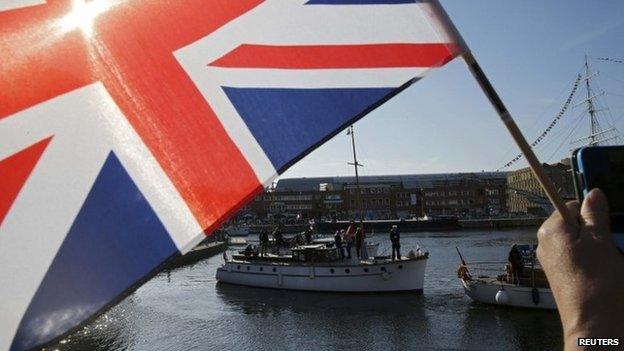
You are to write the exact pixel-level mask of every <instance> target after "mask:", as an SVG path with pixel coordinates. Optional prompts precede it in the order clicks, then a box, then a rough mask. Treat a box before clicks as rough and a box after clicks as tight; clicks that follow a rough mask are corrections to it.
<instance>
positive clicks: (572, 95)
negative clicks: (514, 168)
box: [497, 74, 581, 171]
mask: <svg viewBox="0 0 624 351" xmlns="http://www.w3.org/2000/svg"><path fill="white" fill-rule="evenodd" d="M580 82H581V75H580V74H579V75H577V76H576V80H575V81H574V86H573V87H572V91H571V92H570V95H569V96H568V98H567V100H566V102H565V103H564V104H563V107H562V108H561V110H560V111H559V113H557V115H556V116H555V118H554V119H553V120H552V122H550V124H549V125H548V127H546V130H544V131H543V132H542V134H540V135H539V136H538V137H537V139H535V140H534V141H533V142H532V143H531V147H535V146H536V145H537V144H539V143H541V142H542V140H543V139H544V138H545V137H546V135H548V133H550V131H551V129H552V128H554V127H555V125H556V124H557V122H558V121H559V120H560V119H561V117H563V115H564V114H565V112H566V111H567V109H568V107H569V106H570V103H572V99H573V98H574V94H575V93H576V91H577V89H578V87H579V85H580ZM521 158H522V154H518V155H516V157H514V158H513V159H512V160H511V161H509V162H507V163H506V164H505V165H504V166H502V167H500V168H498V169H497V171H500V170H501V169H503V168H507V167H509V166H511V165H512V164H514V163H516V162H517V161H518V160H520V159H521Z"/></svg>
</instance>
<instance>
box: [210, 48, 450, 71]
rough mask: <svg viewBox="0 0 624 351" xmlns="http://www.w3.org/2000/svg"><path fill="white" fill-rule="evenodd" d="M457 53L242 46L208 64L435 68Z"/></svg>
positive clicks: (273, 66)
mask: <svg viewBox="0 0 624 351" xmlns="http://www.w3.org/2000/svg"><path fill="white" fill-rule="evenodd" d="M458 53H459V50H458V48H457V45H455V44H453V43H440V44H366V45H309V46H308V45H307V46H275V45H252V44H243V45H240V46H239V47H237V48H236V49H234V50H232V51H230V52H229V53H227V54H226V55H224V56H222V57H221V58H219V59H217V60H216V61H214V62H212V63H210V66H216V67H231V68H234V67H236V68H283V69H328V68H388V67H437V66H442V65H444V64H445V63H447V62H448V61H450V60H452V59H453V58H454V57H455V56H456V55H457V54H458Z"/></svg>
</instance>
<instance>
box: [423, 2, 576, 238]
mask: <svg viewBox="0 0 624 351" xmlns="http://www.w3.org/2000/svg"><path fill="white" fill-rule="evenodd" d="M430 3H431V4H432V5H433V10H434V11H435V12H436V15H437V16H438V17H439V19H440V22H442V23H443V24H444V25H445V26H446V29H447V30H448V32H449V33H448V34H449V35H450V36H451V37H453V38H454V39H455V40H456V42H457V44H458V45H459V46H460V47H461V48H462V51H463V53H462V57H463V58H464V61H465V62H466V64H467V65H468V69H469V70H470V72H471V73H472V75H473V76H474V77H475V79H476V80H477V82H478V83H479V86H480V87H481V89H482V90H483V92H484V93H485V95H486V96H487V97H488V99H489V100H490V103H492V105H493V106H494V108H495V109H496V112H497V113H498V115H499V117H500V119H501V120H502V122H503V123H504V124H505V126H506V127H507V130H508V131H509V133H510V134H511V136H512V138H513V139H514V141H515V142H516V145H518V147H519V148H520V151H521V152H522V154H523V155H524V157H525V158H526V160H527V162H528V163H529V167H531V170H532V171H533V174H534V175H535V177H536V178H537V180H538V181H539V183H540V185H541V186H542V189H544V191H545V192H546V195H547V196H548V199H549V200H550V202H551V203H552V204H553V206H554V207H555V209H556V210H557V211H558V212H559V213H560V214H561V216H562V217H563V219H564V220H565V222H566V223H568V224H569V225H573V226H578V223H576V221H575V220H574V218H573V217H572V215H571V213H570V212H569V211H568V208H567V207H566V205H565V203H564V201H563V199H562V198H561V196H560V195H559V193H557V189H556V188H555V185H554V184H553V182H552V181H551V180H550V178H548V176H547V175H546V173H545V172H544V168H543V166H542V164H541V163H540V162H539V160H538V159H537V156H535V153H534V152H533V149H532V148H531V146H530V145H529V143H528V142H527V141H526V139H525V138H524V136H523V135H522V132H521V131H520V128H518V125H517V124H516V122H515V121H514V119H513V117H512V116H511V114H510V113H509V111H508V110H507V107H506V106H505V104H504V103H503V101H502V100H501V98H500V96H498V93H497V92H496V90H494V87H493V86H492V83H490V81H489V79H488V78H487V76H486V75H485V73H484V72H483V70H482V69H481V66H480V65H479V63H478V62H477V60H476V59H475V57H474V56H473V55H472V52H471V51H470V48H469V47H468V45H467V44H466V42H465V41H464V39H463V38H462V36H461V34H460V33H459V31H458V30H457V28H456V27H455V25H454V24H453V22H452V21H451V19H450V18H449V16H448V14H447V13H446V11H445V10H444V8H443V7H442V5H441V4H440V3H439V1H438V0H430Z"/></svg>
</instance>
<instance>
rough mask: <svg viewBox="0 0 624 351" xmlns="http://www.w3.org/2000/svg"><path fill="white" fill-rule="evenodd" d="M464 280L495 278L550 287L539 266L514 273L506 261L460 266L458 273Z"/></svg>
mask: <svg viewBox="0 0 624 351" xmlns="http://www.w3.org/2000/svg"><path fill="white" fill-rule="evenodd" d="M457 273H458V276H459V277H461V278H462V279H469V280H470V279H480V278H495V279H498V280H500V281H504V282H506V283H508V284H515V285H526V286H535V287H548V281H547V279H546V276H545V275H544V272H543V270H541V269H540V268H538V267H537V266H534V267H530V266H525V267H524V270H523V271H522V272H520V273H519V274H518V273H512V271H511V267H510V265H509V263H508V262H506V261H476V262H466V264H465V266H464V265H460V268H459V269H458V271H457Z"/></svg>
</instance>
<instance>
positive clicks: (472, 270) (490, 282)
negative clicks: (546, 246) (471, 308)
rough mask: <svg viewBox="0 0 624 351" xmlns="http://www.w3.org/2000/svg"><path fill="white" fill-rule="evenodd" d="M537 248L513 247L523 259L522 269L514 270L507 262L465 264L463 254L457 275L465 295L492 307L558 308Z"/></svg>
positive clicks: (530, 246)
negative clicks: (538, 256) (537, 255)
mask: <svg viewBox="0 0 624 351" xmlns="http://www.w3.org/2000/svg"><path fill="white" fill-rule="evenodd" d="M514 247H515V248H514ZM535 248H536V246H535V245H514V246H513V247H512V250H518V253H519V254H520V255H521V256H520V257H521V258H522V259H521V264H522V269H519V270H515V271H514V270H513V269H512V268H511V264H509V263H506V262H472V263H466V262H465V261H464V259H463V257H461V254H460V258H461V261H462V263H461V264H460V266H459V269H458V270H457V275H458V278H459V279H460V280H461V282H462V286H463V287H464V291H465V293H466V295H468V296H469V297H470V298H471V299H472V300H474V301H478V302H482V303H486V304H491V305H499V306H510V307H525V308H537V309H548V310H554V309H557V305H556V304H555V299H554V297H553V294H552V291H551V290H550V286H549V285H548V280H547V279H546V276H545V274H544V270H543V269H542V268H541V266H540V264H539V262H538V260H537V258H536V257H535ZM458 252H459V250H458Z"/></svg>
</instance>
